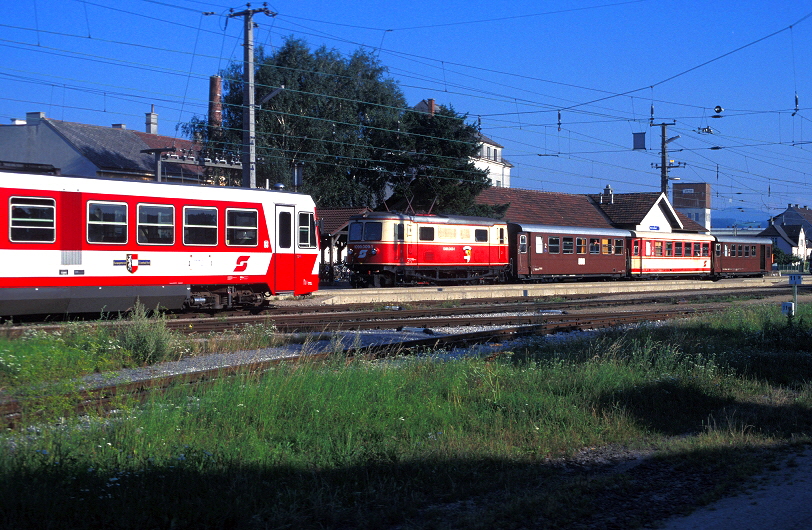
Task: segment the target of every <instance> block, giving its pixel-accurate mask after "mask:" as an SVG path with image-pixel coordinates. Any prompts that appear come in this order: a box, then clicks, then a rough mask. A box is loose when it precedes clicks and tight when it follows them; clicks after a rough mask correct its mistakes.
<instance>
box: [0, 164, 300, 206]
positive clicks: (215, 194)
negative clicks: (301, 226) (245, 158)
mask: <svg viewBox="0 0 812 530" xmlns="http://www.w3.org/2000/svg"><path fill="white" fill-rule="evenodd" d="M0 187H2V188H20V189H23V190H26V189H28V190H37V191H64V192H80V193H89V194H93V193H99V194H108V195H124V196H132V195H139V196H142V197H156V198H164V199H192V200H206V201H211V200H219V201H242V202H268V201H269V200H271V201H273V202H275V203H279V204H298V205H307V206H308V207H312V206H313V204H314V203H313V199H312V198H311V197H310V196H309V195H305V194H301V193H290V192H286V191H278V190H266V189H262V188H254V189H248V188H235V187H227V186H200V185H189V184H177V183H174V182H148V181H137V180H124V179H108V178H87V177H66V176H61V175H37V174H28V173H6V172H0Z"/></svg>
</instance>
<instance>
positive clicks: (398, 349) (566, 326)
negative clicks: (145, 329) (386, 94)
mask: <svg viewBox="0 0 812 530" xmlns="http://www.w3.org/2000/svg"><path fill="white" fill-rule="evenodd" d="M720 309H722V306H708V307H702V308H692V307H685V306H679V305H675V306H673V307H671V308H665V309H656V310H636V311H628V312H620V313H618V312H613V313H606V312H601V313H593V314H578V315H573V314H565V313H561V314H538V315H530V316H527V317H519V318H518V323H517V317H516V315H506V316H503V317H498V318H495V317H483V318H488V319H489V320H488V322H489V325H494V326H501V327H499V328H498V329H490V330H487V331H477V332H471V333H456V334H451V335H436V336H435V335H432V336H427V337H426V338H423V339H417V340H414V339H412V340H404V341H400V342H395V343H387V344H378V345H372V346H360V347H358V346H355V347H349V348H346V349H345V350H344V351H343V355H346V356H348V357H354V356H361V357H363V358H380V357H385V356H387V355H391V354H393V353H394V354H398V355H403V354H406V353H409V352H413V351H426V350H430V349H440V348H453V347H461V346H469V345H472V344H481V343H488V342H497V341H506V340H511V339H515V338H517V337H521V336H526V335H546V334H551V333H559V332H567V331H574V330H584V329H596V328H606V327H612V326H617V325H622V324H631V323H637V322H643V321H652V320H666V319H672V318H680V317H686V316H693V315H697V314H701V313H707V312H712V311H718V310H720ZM474 320H475V319H472V318H466V319H465V322H467V323H469V325H473V324H472V323H473V322H474ZM383 322H387V323H386V324H384V323H383ZM425 322H426V320H425V319H419V320H417V319H398V320H389V321H378V322H377V323H376V324H374V326H376V327H374V328H371V329H384V328H385V327H386V326H389V327H390V329H395V328H402V327H406V326H407V325H408V324H418V323H421V324H420V325H421V326H422V325H423V324H425ZM431 322H432V326H433V327H440V325H439V324H440V323H442V322H454V324H453V325H454V326H459V325H460V322H459V319H442V318H440V319H432V321H431ZM335 324H336V326H337V327H336V329H339V330H347V329H348V328H347V327H345V326H346V325H347V323H346V322H345V323H343V324H342V323H341V322H340V321H338V322H336V323H335ZM363 325H364V322H363V321H358V322H356V323H352V324H350V326H356V328H355V329H360V327H361V326H363ZM370 325H372V324H370ZM477 325H483V324H482V323H481V322H480V323H478V324H477ZM323 328H324V323H323V322H322V325H321V327H320V328H319V329H318V331H324V329H323ZM366 329H370V328H366ZM334 355H335V353H334V352H330V353H316V354H312V353H310V354H306V355H301V354H298V353H292V354H291V355H290V356H286V357H281V358H276V359H272V360H266V361H260V362H252V363H247V364H240V365H233V366H223V367H218V368H213V369H207V370H196V371H192V372H187V373H182V374H176V375H168V376H161V377H153V378H146V379H143V380H139V381H133V382H127V383H123V384H107V385H105V384H101V385H98V386H95V387H93V388H87V389H84V390H80V391H78V392H73V393H71V394H69V395H63V396H59V399H60V400H61V402H63V403H66V404H69V405H68V407H69V408H70V410H71V411H72V413H73V414H76V415H80V414H86V413H89V412H97V413H105V412H107V411H109V410H110V409H111V408H112V407H115V406H116V404H117V403H120V400H121V399H123V398H126V399H130V400H139V401H143V400H144V399H146V398H147V397H148V396H149V395H151V394H153V393H155V392H162V391H166V390H167V389H169V388H171V387H174V386H177V385H188V384H195V385H197V384H205V383H207V382H210V381H213V380H217V379H222V378H224V377H230V376H234V375H237V374H246V373H258V372H262V371H265V370H268V369H269V368H271V367H273V366H275V365H278V364H280V363H293V362H299V361H301V360H302V359H303V358H307V360H308V361H309V362H314V361H315V362H318V361H323V360H325V359H327V358H329V357H331V356H334ZM493 356H498V353H496V354H494V355H493ZM45 399H47V398H44V397H33V398H28V399H26V400H25V401H21V400H17V399H12V400H5V401H0V418H2V421H3V423H4V424H5V425H6V426H7V427H8V428H16V427H19V426H20V425H22V419H23V412H24V410H37V409H38V402H40V401H44V400H45ZM27 421H30V418H28V419H27Z"/></svg>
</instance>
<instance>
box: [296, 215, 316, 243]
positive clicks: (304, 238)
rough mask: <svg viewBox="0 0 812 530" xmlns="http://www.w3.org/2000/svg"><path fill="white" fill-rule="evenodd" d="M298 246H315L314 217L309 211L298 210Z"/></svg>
mask: <svg viewBox="0 0 812 530" xmlns="http://www.w3.org/2000/svg"><path fill="white" fill-rule="evenodd" d="M299 247H300V248H316V218H315V216H314V215H313V214H312V213H310V212H299Z"/></svg>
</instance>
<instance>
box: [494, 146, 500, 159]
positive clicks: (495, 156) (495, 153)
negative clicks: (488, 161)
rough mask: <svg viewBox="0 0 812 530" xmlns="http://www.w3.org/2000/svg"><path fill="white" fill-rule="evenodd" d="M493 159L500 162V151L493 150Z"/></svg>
mask: <svg viewBox="0 0 812 530" xmlns="http://www.w3.org/2000/svg"><path fill="white" fill-rule="evenodd" d="M493 159H494V160H495V161H497V162H499V149H496V148H494V150H493Z"/></svg>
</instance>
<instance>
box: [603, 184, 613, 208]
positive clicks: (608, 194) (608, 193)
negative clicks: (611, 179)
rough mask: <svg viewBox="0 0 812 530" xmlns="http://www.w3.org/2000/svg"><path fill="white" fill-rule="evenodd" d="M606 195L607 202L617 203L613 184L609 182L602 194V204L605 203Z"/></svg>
mask: <svg viewBox="0 0 812 530" xmlns="http://www.w3.org/2000/svg"><path fill="white" fill-rule="evenodd" d="M604 197H606V201H607V202H606V204H615V194H614V192H613V191H612V186H610V185H609V184H607V185H606V187H605V188H604V189H603V194H602V195H601V204H603V198H604Z"/></svg>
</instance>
